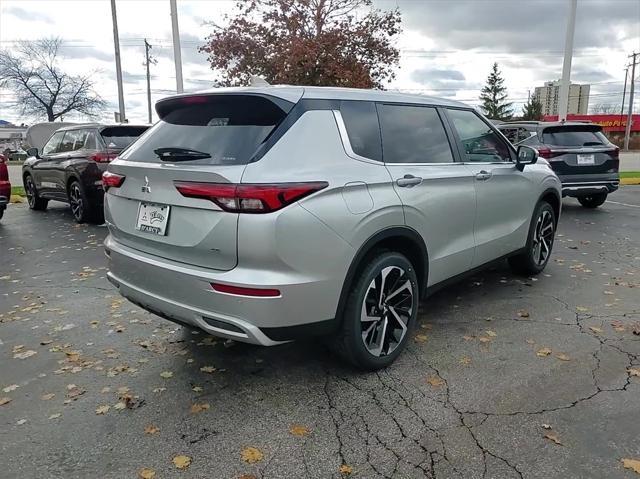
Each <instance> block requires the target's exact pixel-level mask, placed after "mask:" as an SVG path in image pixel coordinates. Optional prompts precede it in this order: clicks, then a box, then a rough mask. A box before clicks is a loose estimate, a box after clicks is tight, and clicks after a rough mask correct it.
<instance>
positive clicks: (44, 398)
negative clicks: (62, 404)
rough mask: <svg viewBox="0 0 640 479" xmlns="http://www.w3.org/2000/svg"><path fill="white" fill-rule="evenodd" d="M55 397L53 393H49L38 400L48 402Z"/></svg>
mask: <svg viewBox="0 0 640 479" xmlns="http://www.w3.org/2000/svg"><path fill="white" fill-rule="evenodd" d="M55 396H56V395H55V394H54V393H49V394H43V395H42V396H40V399H42V400H43V401H48V400H49V399H53V398H54V397H55Z"/></svg>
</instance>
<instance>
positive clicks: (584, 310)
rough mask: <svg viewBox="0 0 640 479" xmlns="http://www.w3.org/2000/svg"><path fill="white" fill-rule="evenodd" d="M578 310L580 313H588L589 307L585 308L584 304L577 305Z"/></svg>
mask: <svg viewBox="0 0 640 479" xmlns="http://www.w3.org/2000/svg"><path fill="white" fill-rule="evenodd" d="M576 311H579V312H580V313H586V312H587V311H589V308H585V307H584V306H577V307H576Z"/></svg>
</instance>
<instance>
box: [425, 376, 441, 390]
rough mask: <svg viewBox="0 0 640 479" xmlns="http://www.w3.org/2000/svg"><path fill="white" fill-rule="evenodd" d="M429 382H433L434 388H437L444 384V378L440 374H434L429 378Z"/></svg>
mask: <svg viewBox="0 0 640 479" xmlns="http://www.w3.org/2000/svg"><path fill="white" fill-rule="evenodd" d="M427 382H428V383H429V384H431V385H432V386H433V387H434V388H437V387H440V386H442V385H443V384H444V379H442V378H441V377H440V376H435V375H433V376H429V377H428V378H427Z"/></svg>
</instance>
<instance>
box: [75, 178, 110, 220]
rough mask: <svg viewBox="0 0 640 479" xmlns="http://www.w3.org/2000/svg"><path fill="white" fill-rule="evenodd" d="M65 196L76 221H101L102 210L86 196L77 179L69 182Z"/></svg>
mask: <svg viewBox="0 0 640 479" xmlns="http://www.w3.org/2000/svg"><path fill="white" fill-rule="evenodd" d="M67 196H68V197H69V206H71V214H73V218H74V219H75V220H76V222H77V223H87V222H90V223H95V222H103V221H104V219H102V214H103V212H102V210H101V209H100V208H97V207H96V205H94V204H92V202H91V201H90V200H89V197H88V196H87V193H86V192H85V190H84V187H83V186H82V183H80V182H79V181H78V180H73V181H71V183H69V188H68V190H67Z"/></svg>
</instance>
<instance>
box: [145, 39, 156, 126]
mask: <svg viewBox="0 0 640 479" xmlns="http://www.w3.org/2000/svg"><path fill="white" fill-rule="evenodd" d="M149 50H151V45H149V42H148V41H147V39H146V38H145V39H144V55H145V58H146V61H145V65H146V67H147V112H148V115H149V123H153V117H152V115H151V74H150V71H149V65H150V63H151V62H154V60H153V59H152V58H151V56H150V55H149ZM154 63H155V62H154Z"/></svg>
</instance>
